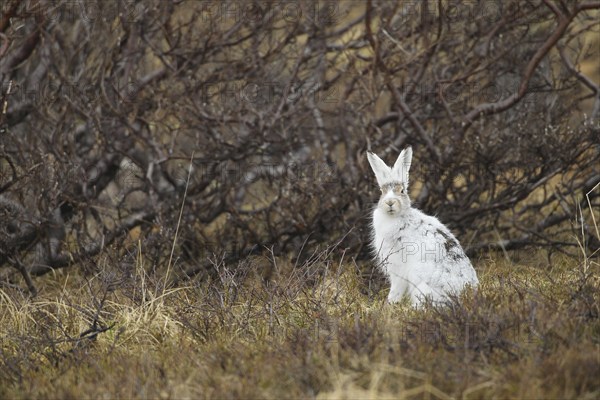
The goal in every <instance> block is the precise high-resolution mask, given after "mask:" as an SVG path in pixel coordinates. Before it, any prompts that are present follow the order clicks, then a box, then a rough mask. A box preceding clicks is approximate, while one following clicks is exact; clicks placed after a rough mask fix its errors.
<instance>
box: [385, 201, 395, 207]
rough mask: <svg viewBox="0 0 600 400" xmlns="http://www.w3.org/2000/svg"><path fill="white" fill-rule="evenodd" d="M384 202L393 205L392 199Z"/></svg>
mask: <svg viewBox="0 0 600 400" xmlns="http://www.w3.org/2000/svg"><path fill="white" fill-rule="evenodd" d="M385 204H387V205H388V206H390V207H392V206H393V205H394V200H387V201H386V202H385Z"/></svg>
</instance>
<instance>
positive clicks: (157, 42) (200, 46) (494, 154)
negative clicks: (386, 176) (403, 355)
mask: <svg viewBox="0 0 600 400" xmlns="http://www.w3.org/2000/svg"><path fill="white" fill-rule="evenodd" d="M2 7H3V8H2V19H1V20H0V56H1V59H0V81H1V82H2V92H1V101H2V107H0V108H1V109H0V111H2V114H0V124H1V132H2V133H0V214H2V220H1V221H0V265H2V266H12V267H14V268H5V269H3V270H1V271H0V273H1V274H2V279H3V281H4V282H6V283H7V284H9V283H8V282H9V281H10V280H12V279H13V278H12V275H13V274H14V272H13V271H19V272H20V273H21V274H22V275H23V276H24V277H25V278H26V280H27V283H28V285H29V287H30V289H31V290H33V289H34V286H33V282H32V281H31V279H30V275H40V274H44V273H46V272H48V271H51V270H53V269H56V268H62V267H67V266H70V265H78V266H80V267H82V268H85V269H86V271H94V270H96V269H98V268H99V267H98V263H99V262H100V261H99V258H98V256H99V255H101V254H104V255H106V257H110V258H111V259H112V261H113V262H114V265H115V266H116V267H117V270H118V271H120V272H121V273H122V274H123V275H124V278H126V276H127V274H128V272H127V271H129V270H131V268H132V266H133V264H134V263H135V262H139V260H140V255H142V258H143V259H144V260H145V261H146V264H145V265H146V267H147V268H148V269H149V270H151V271H153V272H156V271H159V272H160V274H158V276H162V275H164V274H165V273H166V271H167V270H169V271H171V272H173V274H174V276H177V277H186V276H189V275H194V274H198V273H203V272H205V271H209V272H210V271H212V272H210V273H213V274H214V273H216V272H215V271H214V270H212V268H211V265H214V262H211V257H225V258H226V259H239V258H242V257H244V256H246V255H248V254H251V253H259V252H264V251H265V249H271V248H272V249H274V251H276V252H278V253H282V254H283V253H286V252H292V253H294V255H295V257H297V258H299V259H302V257H304V256H305V255H307V254H310V249H314V248H315V246H318V245H320V244H331V243H336V242H338V241H339V240H340V239H342V238H344V246H346V247H348V248H350V249H352V252H353V255H355V256H358V257H364V256H366V255H367V254H368V253H367V251H366V249H365V246H364V243H365V242H366V238H367V225H368V214H369V210H370V204H371V202H372V201H373V199H374V198H373V195H372V189H373V187H374V185H373V179H372V177H371V176H370V174H369V171H368V169H367V168H366V165H365V162H364V151H365V150H366V149H367V148H368V147H369V146H371V147H373V148H374V149H376V150H377V152H378V153H381V152H382V151H383V154H387V155H389V156H390V157H392V154H394V153H395V152H396V151H397V150H398V149H400V148H402V147H403V146H405V145H407V144H411V145H413V146H414V147H415V149H416V155H415V162H414V163H413V165H415V167H416V171H415V173H414V180H415V181H416V182H420V183H421V185H415V186H414V187H415V188H416V189H417V191H416V192H413V193H412V195H413V197H414V198H415V201H416V203H417V205H418V206H419V207H421V208H423V209H425V210H427V211H428V212H434V213H437V214H438V215H439V216H440V218H441V219H442V220H443V221H444V222H446V223H449V224H450V225H451V226H452V227H453V228H454V229H455V230H457V232H458V233H459V234H460V236H462V240H463V242H464V243H465V245H466V246H467V248H468V249H470V251H471V252H473V251H477V250H479V249H482V248H488V247H493V248H503V249H505V250H509V249H515V248H519V247H522V246H528V245H545V246H549V247H551V248H554V249H559V250H561V251H566V252H569V251H570V250H572V247H573V246H576V245H577V243H576V242H575V241H574V240H573V239H572V237H571V236H570V235H566V234H565V233H569V232H573V231H577V232H580V231H581V230H582V229H583V230H584V231H586V237H587V238H588V240H589V242H588V243H586V245H587V246H588V248H589V250H590V251H594V250H595V249H597V248H598V246H599V243H598V238H597V237H596V236H595V234H594V232H592V231H591V230H589V229H588V228H587V227H586V226H581V223H582V221H575V220H574V218H575V216H576V215H577V211H578V209H580V208H584V207H583V206H584V205H586V203H585V202H586V201H587V200H585V194H586V193H588V194H589V199H590V202H591V205H592V206H593V207H597V206H598V198H599V196H600V190H599V189H598V182H599V181H600V171H599V168H598V165H599V162H598V161H599V159H600V147H599V139H598V137H599V122H598V121H599V119H598V118H599V108H600V100H599V99H600V90H599V86H598V84H597V83H596V81H594V78H593V77H590V76H587V75H586V74H585V73H584V72H583V70H582V69H581V66H582V65H583V64H584V63H586V62H590V61H589V59H590V58H591V59H592V62H597V57H598V54H597V51H596V53H594V51H595V50H594V49H597V39H595V40H596V41H595V42H594V41H593V39H590V38H593V37H594V34H597V32H598V18H597V17H598V8H600V5H599V4H597V3H596V2H578V3H573V4H571V3H566V2H558V3H552V2H550V1H542V2H539V1H527V2H523V1H510V2H505V1H497V2H496V1H475V2H470V3H463V2H453V1H437V2H435V1H426V2H422V3H421V2H387V1H381V2H375V1H369V2H367V3H363V2H352V1H349V2H325V3H313V2H310V1H291V2H282V3H270V2H267V3H263V2H252V3H247V2H235V1H234V2H220V1H214V2H212V1H206V2H196V1H177V2H175V1H173V2H171V1H159V0H156V1H151V2H143V3H131V2H129V1H125V0H123V1H121V0H120V1H117V2H96V1H83V2H70V1H66V0H65V1H55V2H51V1H42V0H39V1H38V0H25V1H18V0H9V1H8V2H5V4H4V5H3V6H2ZM590 40H592V41H591V42H590ZM594 45H595V47H594ZM594 60H595V61H594ZM594 65H597V64H594ZM586 113H587V114H586ZM584 114H586V116H584ZM386 152H387V153H386ZM180 211H181V217H180ZM176 232H177V235H176ZM107 250H110V251H109V252H108V251H107ZM171 254H172V255H173V258H171V257H170V255H171ZM300 264H301V263H300Z"/></svg>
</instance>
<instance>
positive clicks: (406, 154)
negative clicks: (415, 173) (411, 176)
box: [392, 146, 412, 187]
mask: <svg viewBox="0 0 600 400" xmlns="http://www.w3.org/2000/svg"><path fill="white" fill-rule="evenodd" d="M411 162H412V147H410V146H408V147H407V148H405V149H404V150H402V151H401V152H400V155H399V156H398V159H397V160H396V162H395V163H394V168H393V169H392V171H393V172H394V175H396V177H397V178H398V179H399V180H400V181H401V182H402V183H404V186H405V187H408V171H409V170H410V163H411Z"/></svg>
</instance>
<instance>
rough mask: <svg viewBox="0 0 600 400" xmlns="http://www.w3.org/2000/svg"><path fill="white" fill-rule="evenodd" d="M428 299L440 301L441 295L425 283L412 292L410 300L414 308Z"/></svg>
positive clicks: (414, 288)
mask: <svg viewBox="0 0 600 400" xmlns="http://www.w3.org/2000/svg"><path fill="white" fill-rule="evenodd" d="M426 297H428V298H430V299H431V300H433V301H437V300H439V297H440V294H439V293H438V292H437V291H436V290H435V289H433V288H432V287H431V286H429V284H427V282H425V281H423V282H421V283H419V284H418V285H417V286H415V287H413V289H412V290H411V293H410V300H411V303H412V305H413V306H414V307H419V306H420V305H421V303H423V301H424V300H425V298H426Z"/></svg>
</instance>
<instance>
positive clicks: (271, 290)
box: [0, 252, 600, 399]
mask: <svg viewBox="0 0 600 400" xmlns="http://www.w3.org/2000/svg"><path fill="white" fill-rule="evenodd" d="M542 260H545V259H544V258H543V257H542V256H541V255H535V254H534V255H532V256H530V257H528V260H527V262H521V263H511V262H509V261H507V260H506V259H504V258H503V257H496V256H493V255H491V256H489V257H488V258H487V259H481V260H479V261H478V262H477V263H476V265H477V270H478V273H479V275H480V277H481V281H482V285H481V288H480V290H479V291H478V292H477V293H466V294H465V295H464V296H463V298H461V299H456V301H453V302H452V304H450V305H449V306H447V307H443V308H441V307H437V308H436V307H433V306H429V307H427V308H426V309H424V310H420V311H416V310H413V309H411V308H409V307H408V306H406V305H396V306H390V305H387V304H385V301H384V299H385V294H386V293H385V292H386V290H385V289H384V290H381V291H375V292H373V291H369V290H367V288H368V286H369V285H368V283H369V282H368V281H367V279H366V278H364V277H363V275H362V274H360V273H359V272H358V271H359V270H360V268H358V266H357V265H356V264H354V263H353V262H349V261H342V262H340V257H339V255H336V254H335V253H331V252H323V253H321V254H316V255H315V256H314V257H312V258H310V259H309V261H307V262H306V264H304V265H301V266H297V267H296V268H294V266H293V265H291V264H289V263H286V262H285V261H283V260H271V261H270V262H271V263H272V264H274V267H276V268H275V269H276V271H278V272H276V273H274V274H272V276H271V279H270V280H268V281H265V280H264V279H262V278H261V277H260V276H258V275H257V274H255V273H254V271H253V268H254V266H255V264H254V263H252V262H243V263H241V264H240V265H239V266H238V268H236V269H235V270H229V269H227V268H226V266H224V265H220V266H219V268H218V269H219V273H218V275H216V276H215V278H214V279H213V280H212V281H205V282H201V283H197V284H196V285H194V286H188V287H182V288H176V289H167V290H163V289H162V288H163V285H162V282H161V281H156V282H153V281H152V279H150V277H149V276H147V275H146V273H145V272H144V268H143V264H142V263H141V262H140V263H139V265H138V268H137V272H136V274H135V276H131V277H117V275H115V273H114V271H113V272H110V271H108V270H107V271H105V272H103V273H101V274H98V275H96V276H93V277H88V278H85V277H83V276H80V275H76V276H73V275H66V274H64V275H61V274H56V275H55V276H52V277H47V278H44V279H46V282H45V285H44V289H43V291H42V293H41V294H40V295H39V296H38V297H37V298H35V299H29V298H26V297H22V296H20V295H19V294H17V293H13V292H8V291H6V290H5V291H2V292H0V303H1V304H0V309H1V310H2V313H1V314H0V325H1V326H2V331H1V334H0V335H1V336H0V337H1V343H2V345H1V350H0V351H1V353H0V363H1V365H0V397H1V398H90V397H93V398H116V397H120V398H299V397H302V398H306V397H309V398H311V397H318V398H323V399H339V398H421V397H424V398H458V397H463V398H470V399H472V398H493V397H496V398H507V397H521V398H552V397H554V398H590V399H591V398H598V397H599V396H600V382H599V381H598V379H597V378H598V376H600V319H599V300H600V299H599V296H600V295H599V293H600V291H599V289H600V287H599V286H600V282H599V279H598V277H599V274H598V272H599V265H598V263H597V259H596V260H594V259H589V258H588V259H583V260H580V261H577V260H572V259H568V258H564V259H558V258H556V259H554V260H553V261H552V265H548V263H547V262H546V261H542ZM110 277H112V278H110ZM111 279H112V280H111Z"/></svg>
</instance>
